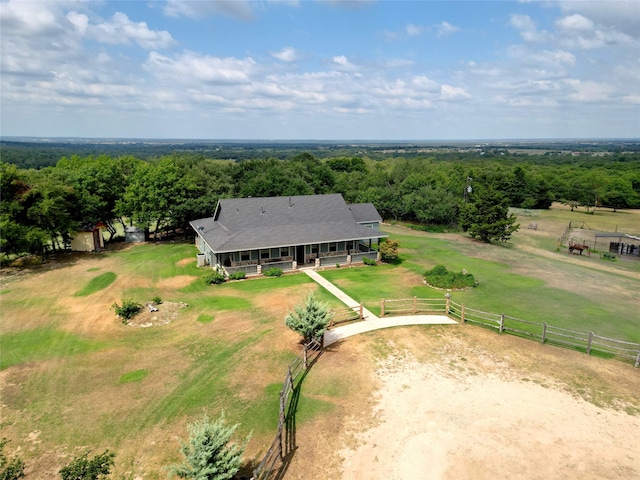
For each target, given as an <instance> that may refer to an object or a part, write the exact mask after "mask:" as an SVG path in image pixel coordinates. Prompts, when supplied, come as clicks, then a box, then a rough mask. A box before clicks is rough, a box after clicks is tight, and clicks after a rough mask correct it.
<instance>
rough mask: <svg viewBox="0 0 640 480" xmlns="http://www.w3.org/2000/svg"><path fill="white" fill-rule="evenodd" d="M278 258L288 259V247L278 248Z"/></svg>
mask: <svg viewBox="0 0 640 480" xmlns="http://www.w3.org/2000/svg"><path fill="white" fill-rule="evenodd" d="M280 256H281V257H288V256H289V247H281V248H280Z"/></svg>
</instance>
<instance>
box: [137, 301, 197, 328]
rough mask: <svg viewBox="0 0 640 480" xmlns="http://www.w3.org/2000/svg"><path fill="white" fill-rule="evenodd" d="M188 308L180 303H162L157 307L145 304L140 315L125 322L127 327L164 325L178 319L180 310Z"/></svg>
mask: <svg viewBox="0 0 640 480" xmlns="http://www.w3.org/2000/svg"><path fill="white" fill-rule="evenodd" d="M188 306H189V305H187V304H186V303H182V302H162V303H161V304H159V305H156V304H153V303H147V304H145V305H143V307H142V310H140V313H138V314H137V315H136V316H135V317H133V318H132V319H131V320H129V321H128V322H127V325H128V326H130V327H141V328H148V327H157V326H159V325H166V324H168V323H171V322H172V321H173V320H175V319H176V318H178V314H179V313H180V310H181V309H183V308H185V307H188Z"/></svg>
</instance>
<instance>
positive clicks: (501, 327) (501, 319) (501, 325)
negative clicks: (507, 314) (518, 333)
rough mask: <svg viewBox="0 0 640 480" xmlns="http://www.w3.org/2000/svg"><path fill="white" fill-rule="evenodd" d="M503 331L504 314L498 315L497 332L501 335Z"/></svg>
mask: <svg viewBox="0 0 640 480" xmlns="http://www.w3.org/2000/svg"><path fill="white" fill-rule="evenodd" d="M503 330H504V313H501V314H500V324H499V326H498V332H500V333H502V331H503Z"/></svg>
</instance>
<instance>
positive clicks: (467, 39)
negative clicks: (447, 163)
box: [0, 0, 640, 140]
mask: <svg viewBox="0 0 640 480" xmlns="http://www.w3.org/2000/svg"><path fill="white" fill-rule="evenodd" d="M0 21H1V23H0V36H1V37H0V40H1V51H0V65H1V77H0V88H1V92H0V97H1V98H0V100H1V103H0V115H1V117H0V134H1V135H3V136H41V137H118V138H190V139H282V140H298V139H318V140H445V139H509V138H512V139H513V138H518V139H526V138H638V137H640V1H639V0H632V1H618V0H612V1H595V2H590V1H577V0H571V1H552V0H549V1H520V2H516V1H494V2H484V1H470V2H460V1H447V2H439V1H412V2H404V1H373V0H359V1H351V2H341V1H329V0H325V1H321V0H318V1H315V0H298V1H286V0H280V1H242V0H236V1H224V2H223V1H204V0H202V1H187V2H184V1H157V0H146V1H115V2H114V1H82V0H63V1H54V0H49V1H46V2H45V1H32V0H30V1H24V0H22V1H13V0H11V1H1V2H0Z"/></svg>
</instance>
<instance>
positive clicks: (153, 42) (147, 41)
mask: <svg viewBox="0 0 640 480" xmlns="http://www.w3.org/2000/svg"><path fill="white" fill-rule="evenodd" d="M75 17H76V21H77V17H78V16H77V15H76V16H75ZM70 21H71V20H70ZM85 22H86V20H85ZM72 23H73V22H72ZM81 24H82V25H83V26H84V28H85V30H86V31H87V35H88V36H89V37H90V38H92V39H94V40H96V41H98V42H102V43H108V44H112V45H116V44H128V43H130V42H131V41H134V42H136V43H137V44H138V45H140V46H141V47H142V48H145V49H148V50H152V49H159V48H167V47H168V46H170V45H172V44H173V43H175V42H174V40H173V38H172V37H171V34H170V33H169V32H167V31H166V30H162V31H158V30H151V29H149V27H148V26H147V23H146V22H132V21H131V20H130V19H129V17H128V16H127V15H126V14H124V13H121V12H116V13H115V14H114V15H113V17H112V18H111V20H109V21H107V22H102V23H96V24H90V25H88V27H87V25H86V23H82V22H81ZM74 25H77V24H76V23H74Z"/></svg>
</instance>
